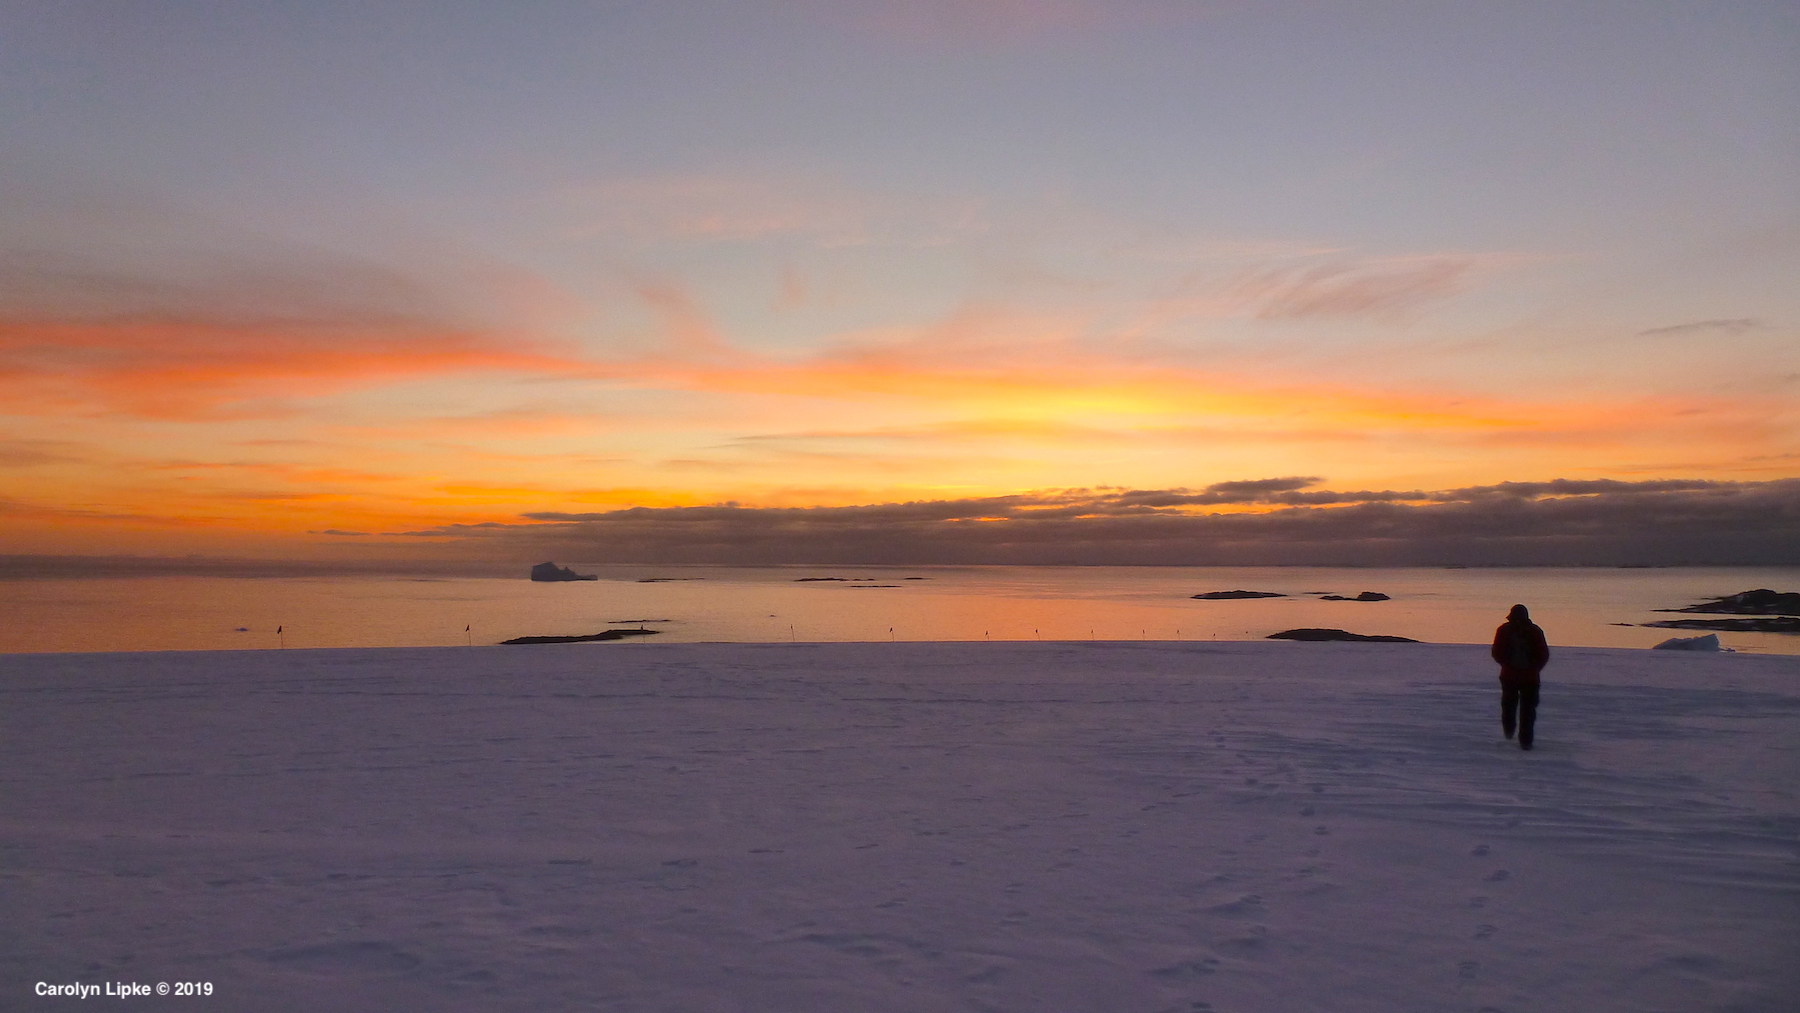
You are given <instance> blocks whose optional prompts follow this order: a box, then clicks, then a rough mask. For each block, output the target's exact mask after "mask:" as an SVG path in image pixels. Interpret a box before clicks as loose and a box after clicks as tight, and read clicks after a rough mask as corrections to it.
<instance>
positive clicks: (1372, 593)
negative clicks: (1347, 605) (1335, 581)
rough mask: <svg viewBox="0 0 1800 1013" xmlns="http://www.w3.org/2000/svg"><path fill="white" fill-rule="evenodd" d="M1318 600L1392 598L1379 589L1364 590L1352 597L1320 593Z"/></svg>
mask: <svg viewBox="0 0 1800 1013" xmlns="http://www.w3.org/2000/svg"><path fill="white" fill-rule="evenodd" d="M1319 600H1320V601H1392V600H1393V599H1392V596H1391V595H1385V594H1382V593H1381V592H1380V591H1364V592H1363V593H1362V594H1359V595H1357V596H1356V597H1354V598H1348V597H1345V596H1344V595H1341V594H1326V595H1320V596H1319Z"/></svg>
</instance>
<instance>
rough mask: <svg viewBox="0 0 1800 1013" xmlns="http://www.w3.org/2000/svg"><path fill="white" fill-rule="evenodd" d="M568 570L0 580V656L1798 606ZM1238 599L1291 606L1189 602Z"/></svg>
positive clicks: (1439, 573)
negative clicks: (1216, 596)
mask: <svg viewBox="0 0 1800 1013" xmlns="http://www.w3.org/2000/svg"><path fill="white" fill-rule="evenodd" d="M576 568H577V569H579V570H582V571H583V572H599V573H600V574H601V575H602V577H603V579H601V580H599V581H592V582H585V581H584V582H579V583H566V584H538V583H533V582H531V581H528V580H525V579H523V577H521V578H519V579H494V578H441V579H440V578H396V577H368V576H354V577H338V578H327V577H279V578H233V577H129V578H84V579H24V580H6V581H0V612H3V613H4V614H5V615H6V616H7V617H8V619H7V621H6V622H5V623H4V624H0V652H27V651H146V650H151V651H154V650H229V649H277V648H283V647H285V648H289V649H297V648H319V647H400V646H481V645H487V644H495V643H498V642H499V641H502V640H506V639H510V638H512V637H517V636H534V635H577V634H588V633H595V632H598V631H600V630H602V629H605V628H607V627H608V626H609V625H617V624H622V623H627V622H629V623H632V624H635V623H637V622H639V621H642V622H643V625H644V627H645V628H647V629H656V630H659V631H661V632H660V634H659V635H658V636H656V637H646V638H644V639H643V641H626V642H613V643H607V644H602V645H597V646H596V649H619V648H620V647H623V646H624V644H626V643H638V642H650V643H654V642H662V643H668V642H693V641H736V642H768V641H784V640H793V641H802V642H825V641H886V640H896V641H898V640H938V641H984V640H1034V639H1038V640H1256V639H1262V638H1264V637H1266V636H1268V635H1269V634H1270V633H1274V632H1277V631H1279V630H1284V629H1291V628H1295V627H1327V628H1337V629H1345V630H1350V631H1352V632H1356V633H1364V634H1385V635H1393V636H1404V637H1411V638H1413V639H1415V640H1422V641H1427V642H1433V643H1485V642H1486V641H1487V639H1488V638H1489V637H1491V635H1492V633H1493V629H1494V627H1495V626H1496V625H1498V624H1499V622H1500V621H1501V620H1502V619H1503V618H1504V617H1505V613H1506V609H1507V607H1508V606H1510V605H1511V604H1512V603H1513V602H1515V601H1519V602H1524V603H1526V604H1528V605H1530V606H1531V607H1532V612H1533V616H1534V618H1536V619H1537V620H1538V622H1539V623H1540V624H1541V625H1543V626H1544V628H1545V630H1546V631H1547V633H1548V634H1549V636H1550V639H1551V641H1552V643H1553V644H1560V645H1564V646H1575V645H1581V646H1596V647H1649V646H1651V645H1652V644H1654V643H1657V642H1659V641H1661V640H1664V639H1667V638H1668V637H1671V636H1684V635H1692V634H1691V633H1687V632H1683V631H1673V630H1663V629H1653V628H1645V627H1641V626H1636V625H1630V626H1622V625H1613V624H1617V623H1633V624H1635V623H1642V622H1647V621H1650V620H1653V619H1659V618H1669V616H1668V615H1667V614H1663V613H1658V612H1656V611H1654V610H1656V609H1664V608H1675V607H1679V606H1682V605H1687V604H1691V603H1692V602H1694V601H1697V600H1699V599H1701V598H1704V597H1710V596H1715V595H1725V594H1731V593H1734V592H1737V591H1742V590H1746V589H1749V588H1752V587H1773V588H1776V589H1778V590H1794V589H1800V571H1797V570H1795V569H1793V568H1693V569H1676V568H1670V569H1657V570H1614V569H1599V568H1595V569H1575V568H1565V569H1510V570H1509V569H1470V570H1443V569H1424V568H1419V569H1328V568H1305V567H1263V568H1258V567H1230V568H1201V567H1181V568H1173V567H1171V568H1152V567H910V568H886V567H836V566H820V567H761V568H724V567H669V566H662V567H649V566H595V565H591V564H585V565H584V564H580V563H577V564H576ZM802 577H815V578H816V577H838V578H841V579H839V580H829V581H827V580H809V581H803V580H801V579H800V578H802ZM646 578H664V579H659V580H657V581H656V582H648V583H647V582H642V581H644V580H645V579H646ZM909 578H913V579H909ZM1235 589H1243V590H1255V591H1277V592H1282V593H1283V594H1284V595H1286V597H1282V598H1265V599H1245V600H1213V601H1203V600H1194V599H1193V598H1192V597H1191V595H1193V594H1196V593H1200V592H1205V591H1217V590H1235ZM1365 590H1373V591H1380V592H1382V593H1384V594H1389V595H1392V596H1393V598H1392V600H1390V601H1384V602H1354V601H1342V602H1329V601H1321V600H1319V598H1318V597H1317V594H1316V593H1309V592H1330V593H1335V594H1342V595H1355V594H1357V593H1358V592H1361V591H1365ZM664 620H666V621H664ZM465 627H467V629H465ZM278 631H279V632H278ZM1721 640H1722V641H1723V642H1724V643H1725V644H1726V646H1729V647H1734V648H1738V649H1741V650H1753V651H1757V652H1763V653H1783V654H1800V637H1792V636H1782V635H1778V634H1740V633H1726V634H1722V635H1721Z"/></svg>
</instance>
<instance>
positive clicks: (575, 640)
mask: <svg viewBox="0 0 1800 1013" xmlns="http://www.w3.org/2000/svg"><path fill="white" fill-rule="evenodd" d="M661 632H662V631H661V630H601V631H600V632H599V633H591V634H589V635H587V636H585V637H514V638H512V639H511V640H502V641H500V642H501V643H502V644H508V645H512V644H587V643H592V642H594V641H596V640H624V639H625V638H626V637H648V636H654V635H655V634H658V633H661Z"/></svg>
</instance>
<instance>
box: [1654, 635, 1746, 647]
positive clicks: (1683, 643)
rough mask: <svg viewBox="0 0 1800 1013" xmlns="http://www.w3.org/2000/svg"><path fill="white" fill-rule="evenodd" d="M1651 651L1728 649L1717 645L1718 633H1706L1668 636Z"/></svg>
mask: <svg viewBox="0 0 1800 1013" xmlns="http://www.w3.org/2000/svg"><path fill="white" fill-rule="evenodd" d="M1651 650H1653V651H1722V650H1728V648H1723V647H1720V646H1719V635H1718V634H1717V633H1708V634H1706V635H1705V636H1700V637H1670V638H1669V639H1667V640H1665V641H1663V642H1662V643H1660V644H1657V645H1656V646H1655V647H1652V648H1651Z"/></svg>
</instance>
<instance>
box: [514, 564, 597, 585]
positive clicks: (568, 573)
mask: <svg viewBox="0 0 1800 1013" xmlns="http://www.w3.org/2000/svg"><path fill="white" fill-rule="evenodd" d="M531 579H532V580H547V581H559V580H599V579H600V578H599V577H598V576H597V575H595V574H591V573H576V572H575V571H574V570H571V569H569V568H568V567H566V566H557V565H556V564H555V563H551V562H543V563H539V564H538V565H536V566H534V567H532V568H531Z"/></svg>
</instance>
